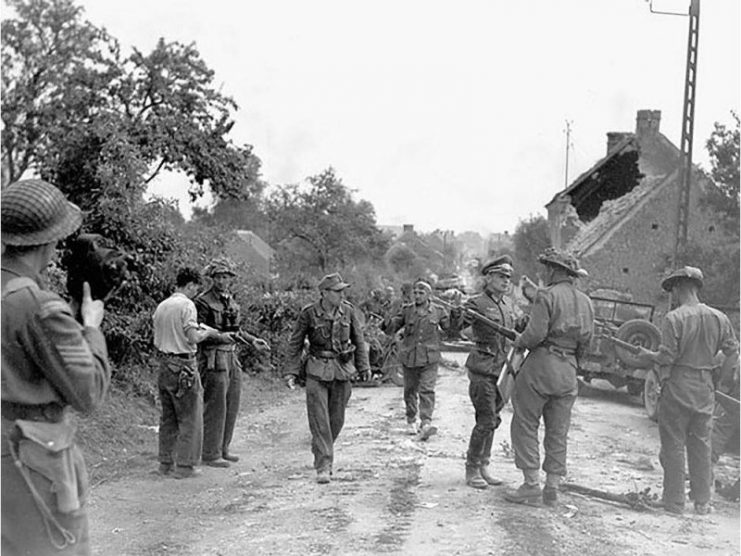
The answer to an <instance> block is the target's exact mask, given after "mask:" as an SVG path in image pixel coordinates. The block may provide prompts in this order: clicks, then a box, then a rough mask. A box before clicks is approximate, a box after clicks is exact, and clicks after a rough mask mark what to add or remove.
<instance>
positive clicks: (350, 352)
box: [337, 346, 355, 363]
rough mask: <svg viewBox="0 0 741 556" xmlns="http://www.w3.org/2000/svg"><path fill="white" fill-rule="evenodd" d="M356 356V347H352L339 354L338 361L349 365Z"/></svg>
mask: <svg viewBox="0 0 741 556" xmlns="http://www.w3.org/2000/svg"><path fill="white" fill-rule="evenodd" d="M354 354H355V346H350V349H347V350H345V351H341V352H340V353H338V354H337V359H338V360H339V361H340V363H348V362H349V361H352V359H353V357H354Z"/></svg>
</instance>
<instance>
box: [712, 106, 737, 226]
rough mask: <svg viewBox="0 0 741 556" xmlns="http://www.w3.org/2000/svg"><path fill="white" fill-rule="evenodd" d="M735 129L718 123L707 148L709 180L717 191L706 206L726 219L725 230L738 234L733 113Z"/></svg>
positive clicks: (735, 120)
mask: <svg viewBox="0 0 741 556" xmlns="http://www.w3.org/2000/svg"><path fill="white" fill-rule="evenodd" d="M731 115H732V117H733V120H734V122H735V126H734V127H733V128H732V129H731V128H728V127H727V126H726V125H725V124H721V123H719V122H715V130H714V131H713V132H712V133H711V134H710V138H709V139H708V140H707V142H706V143H705V146H706V148H707V150H708V154H709V155H710V178H711V179H712V181H713V183H714V184H715V186H716V187H710V188H708V190H707V192H706V195H705V197H704V198H703V203H704V204H705V205H706V206H709V207H710V208H712V209H713V210H715V211H716V212H717V213H719V214H721V215H723V216H725V217H726V219H727V221H726V228H727V230H728V231H730V232H731V233H733V234H735V235H736V237H738V233H739V181H740V180H739V127H740V125H739V124H740V122H739V116H738V114H737V113H736V112H731Z"/></svg>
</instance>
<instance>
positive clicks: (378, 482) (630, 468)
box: [90, 354, 739, 556]
mask: <svg viewBox="0 0 741 556" xmlns="http://www.w3.org/2000/svg"><path fill="white" fill-rule="evenodd" d="M446 358H447V359H448V360H450V361H455V362H457V363H462V361H463V354H446ZM467 387H468V381H467V378H466V376H465V374H464V372H463V370H462V368H460V367H458V368H456V367H454V366H447V367H442V368H441V371H440V379H439V381H438V386H437V408H436V422H437V424H438V426H439V427H440V434H438V435H437V436H434V437H433V438H432V439H430V441H428V442H426V443H420V442H417V441H415V440H414V439H413V437H409V436H406V435H405V434H404V432H403V429H402V427H403V424H404V412H403V402H402V399H401V389H400V388H396V387H393V386H388V387H386V386H383V387H379V388H356V389H355V390H354V391H353V396H352V399H351V402H350V406H349V408H348V411H347V422H346V424H345V428H344V430H343V432H342V434H341V436H340V438H339V440H338V444H337V450H336V451H337V454H336V460H335V477H334V480H333V481H332V483H331V484H329V485H317V484H316V483H315V482H314V472H313V469H312V468H311V452H310V447H309V431H308V426H307V423H306V413H305V406H304V392H303V391H302V390H296V391H293V392H289V391H285V392H279V393H277V394H276V393H273V392H264V393H261V394H260V395H259V396H257V397H255V396H253V397H252V399H253V401H254V403H253V404H252V405H250V406H248V407H244V408H243V413H242V416H241V420H240V422H239V424H238V426H239V429H238V431H237V434H236V437H235V444H234V446H233V448H234V450H233V451H234V452H235V453H236V454H238V455H239V456H241V461H240V462H239V463H237V464H236V465H234V466H232V467H231V468H230V469H228V470H221V469H211V468H205V469H204V472H203V475H202V476H201V477H199V478H196V479H190V480H182V481H176V480H174V479H169V478H161V477H158V476H156V475H153V474H152V473H151V471H152V469H154V468H155V467H156V459H155V455H154V446H155V443H154V438H155V436H154V432H153V433H152V434H153V440H152V443H151V447H149V449H148V452H147V451H145V453H144V454H143V455H142V456H141V457H140V458H138V459H137V458H132V465H133V467H132V469H131V470H130V473H128V474H127V475H126V476H125V477H123V478H121V479H120V480H116V481H109V482H105V483H103V484H100V485H98V486H96V487H95V488H94V489H93V494H92V501H91V509H90V514H91V528H92V531H91V533H92V537H93V542H94V546H95V549H96V553H97V554H101V555H143V554H147V555H155V554H158V555H159V554H178V555H223V556H226V555H248V554H255V555H263V554H302V555H307V554H379V553H382V554H405V555H406V554H420V555H428V554H445V555H448V554H465V555H467V556H470V555H477V554H554V555H555V554H580V555H597V554H661V555H664V554H687V555H690V554H691V555H698V554H738V552H739V536H738V535H739V508H738V505H737V504H732V503H729V502H726V501H723V500H722V499H720V498H719V497H717V496H716V500H715V510H716V511H715V513H713V514H711V515H709V516H702V517H700V516H696V515H694V514H693V513H692V512H691V511H690V512H689V513H688V514H687V515H686V516H683V517H675V516H670V515H667V514H664V513H662V512H658V511H654V512H644V513H641V512H637V511H634V510H631V509H629V508H627V507H622V506H617V505H614V504H610V503H605V502H600V501H597V500H594V499H590V498H585V497H582V496H579V495H575V494H561V497H560V502H559V505H558V506H557V507H555V508H547V507H539V508H532V507H526V506H518V505H513V504H510V503H508V502H506V501H505V500H504V499H503V494H504V489H505V488H507V487H516V486H517V485H518V484H519V481H520V474H519V472H518V471H517V470H516V469H515V467H514V463H513V457H512V452H511V449H510V443H509V421H510V418H511V408H510V407H509V406H508V407H507V408H506V409H505V411H504V414H503V423H502V426H501V428H500V429H499V430H498V431H497V436H496V437H495V440H494V450H493V462H492V463H493V466H494V468H495V470H496V472H497V473H498V474H499V475H500V476H501V477H502V478H503V479H505V481H506V483H507V484H506V485H505V486H504V487H495V488H489V489H487V490H484V491H478V490H474V489H471V488H469V487H466V486H465V485H464V483H463V467H464V451H465V449H466V445H467V441H468V435H469V433H470V429H471V426H472V424H473V411H472V408H471V405H470V402H469V400H468V394H467ZM154 424H156V423H153V425H154ZM657 453H658V431H657V428H656V425H655V424H654V423H652V422H651V421H649V420H648V419H647V418H646V417H645V416H644V413H643V410H642V408H641V407H640V405H638V404H636V403H633V404H631V403H629V401H628V399H627V396H626V395H625V394H619V393H617V392H611V391H602V392H600V391H593V392H592V394H591V395H588V396H587V397H582V396H580V397H579V399H578V400H577V402H576V404H575V407H574V413H573V421H572V427H571V432H570V437H569V466H570V471H569V473H570V474H569V477H568V479H569V480H570V481H573V482H575V483H579V484H582V485H585V486H590V487H593V488H598V489H601V490H608V491H611V492H614V493H624V492H628V491H636V490H643V489H645V488H647V487H650V488H651V491H652V492H660V485H661V468H660V466H659V465H658V461H657V458H656V454H657ZM721 463H723V467H722V469H721V470H720V471H721V472H723V473H726V474H727V475H729V476H730V475H732V474H734V473H736V474H737V473H738V460H737V459H736V458H724V459H723V460H722V462H721ZM736 476H737V475H736Z"/></svg>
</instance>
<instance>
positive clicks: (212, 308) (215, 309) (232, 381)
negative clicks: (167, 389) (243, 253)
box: [194, 257, 267, 467]
mask: <svg viewBox="0 0 741 556" xmlns="http://www.w3.org/2000/svg"><path fill="white" fill-rule="evenodd" d="M204 273H205V274H206V276H208V277H209V278H211V282H212V285H211V287H210V288H209V289H208V290H206V291H205V292H203V293H201V294H200V295H198V296H197V297H196V298H195V300H194V302H195V305H196V310H197V312H198V321H199V322H201V323H203V324H205V325H207V326H209V327H211V328H214V329H216V330H217V331H219V332H220V334H218V335H217V336H216V337H213V338H209V339H207V340H204V341H203V342H202V343H201V344H200V345H199V348H200V349H199V353H198V367H199V370H200V373H201V377H202V381H203V454H202V460H203V464H204V465H208V466H209V467H229V465H230V463H229V462H236V461H239V456H236V455H233V454H231V453H229V445H230V444H231V441H232V436H233V434H234V426H235V424H236V422H237V415H238V414H239V401H240V398H241V395H242V365H241V363H240V362H239V358H238V357H237V353H236V341H237V339H236V333H237V332H239V326H240V322H241V311H240V307H239V304H238V303H237V301H236V300H235V299H234V296H233V295H232V294H231V291H230V287H231V281H232V279H233V277H234V276H236V272H235V271H234V265H233V263H232V262H231V260H229V259H228V258H226V257H219V258H216V259H214V260H212V261H211V262H210V263H209V264H208V266H206V269H205V270H204ZM241 337H243V338H245V339H246V340H247V341H249V342H251V343H252V345H253V346H254V347H256V348H258V349H265V348H267V343H266V342H265V340H262V339H260V338H257V337H255V336H252V335H250V334H246V333H244V332H242V333H241Z"/></svg>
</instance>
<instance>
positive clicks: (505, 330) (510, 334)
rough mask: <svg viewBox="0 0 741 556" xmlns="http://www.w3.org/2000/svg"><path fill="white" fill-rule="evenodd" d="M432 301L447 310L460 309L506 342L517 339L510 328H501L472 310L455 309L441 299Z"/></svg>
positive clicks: (434, 298) (455, 307)
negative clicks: (499, 335) (505, 339)
mask: <svg viewBox="0 0 741 556" xmlns="http://www.w3.org/2000/svg"><path fill="white" fill-rule="evenodd" d="M432 300H433V301H434V302H435V303H439V304H440V305H442V306H443V307H445V308H447V309H455V310H458V309H461V310H462V311H463V312H464V313H466V314H467V315H469V316H471V317H473V318H474V319H476V320H477V321H479V322H482V323H484V324H485V325H487V326H488V327H489V328H491V329H492V330H493V331H494V332H496V333H497V334H501V335H502V336H504V337H505V338H507V339H508V340H512V341H514V340H515V339H517V332H515V331H514V330H512V329H511V328H507V327H506V326H502V325H501V324H499V323H498V322H495V321H493V320H491V319H490V318H488V317H485V316H484V315H482V314H481V313H479V312H478V311H474V310H473V309H469V308H468V307H460V306H458V307H457V306H455V305H453V304H452V303H448V302H447V301H445V300H443V299H440V298H439V297H433V298H432Z"/></svg>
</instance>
